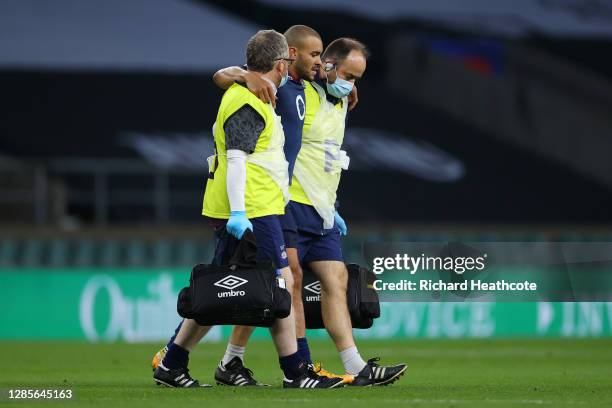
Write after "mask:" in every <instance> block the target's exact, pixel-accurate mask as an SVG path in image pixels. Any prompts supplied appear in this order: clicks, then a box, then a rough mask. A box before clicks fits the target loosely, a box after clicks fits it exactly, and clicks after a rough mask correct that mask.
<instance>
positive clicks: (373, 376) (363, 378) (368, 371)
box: [349, 357, 407, 387]
mask: <svg viewBox="0 0 612 408" xmlns="http://www.w3.org/2000/svg"><path fill="white" fill-rule="evenodd" d="M378 360H380V359H379V358H378V357H376V358H371V359H369V360H368V363H367V364H366V366H365V367H364V368H363V370H361V371H360V372H359V374H357V375H356V376H355V378H354V379H353V382H352V383H350V384H349V385H351V386H357V387H359V386H361V387H367V386H372V385H389V384H393V383H394V382H395V381H397V379H398V378H400V377H401V376H402V375H404V371H406V368H407V366H406V364H398V365H395V366H390V367H385V366H380V365H378V364H376V361H378Z"/></svg>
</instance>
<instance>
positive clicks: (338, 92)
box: [327, 67, 353, 98]
mask: <svg viewBox="0 0 612 408" xmlns="http://www.w3.org/2000/svg"><path fill="white" fill-rule="evenodd" d="M334 69H335V67H334ZM352 90H353V83H352V82H350V81H347V80H346V79H342V78H340V76H339V75H338V71H336V80H335V81H334V83H333V84H330V83H329V82H328V83H327V92H329V94H330V95H332V96H335V97H336V98H344V97H345V96H348V95H349V94H350V93H351V91H352Z"/></svg>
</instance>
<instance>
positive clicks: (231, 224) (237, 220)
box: [225, 211, 253, 239]
mask: <svg viewBox="0 0 612 408" xmlns="http://www.w3.org/2000/svg"><path fill="white" fill-rule="evenodd" d="M225 228H227V232H229V233H230V234H231V235H232V236H234V237H236V238H238V239H241V238H242V235H244V232H245V231H246V230H247V229H250V230H251V231H253V224H251V221H249V219H248V218H247V217H246V212H245V211H232V212H231V213H230V217H229V220H227V224H226V226H225Z"/></svg>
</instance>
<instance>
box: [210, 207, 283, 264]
mask: <svg viewBox="0 0 612 408" xmlns="http://www.w3.org/2000/svg"><path fill="white" fill-rule="evenodd" d="M249 221H251V224H253V234H254V235H255V239H256V240H257V260H258V261H271V262H273V263H274V265H275V266H276V267H277V268H278V269H281V268H285V267H287V266H289V262H288V261H287V252H286V251H285V241H284V239H283V230H282V228H281V224H280V221H279V218H278V216H277V215H267V216H265V217H257V218H251V219H249ZM226 223H227V221H226V220H223V221H220V222H217V223H216V224H215V225H214V226H215V241H216V242H215V244H216V245H215V257H214V259H213V264H215V265H227V263H228V261H229V259H230V258H231V257H232V255H233V254H234V251H235V250H236V247H237V246H238V242H239V241H238V239H236V238H235V237H234V236H232V235H230V234H229V232H227V229H226V228H225V224H226Z"/></svg>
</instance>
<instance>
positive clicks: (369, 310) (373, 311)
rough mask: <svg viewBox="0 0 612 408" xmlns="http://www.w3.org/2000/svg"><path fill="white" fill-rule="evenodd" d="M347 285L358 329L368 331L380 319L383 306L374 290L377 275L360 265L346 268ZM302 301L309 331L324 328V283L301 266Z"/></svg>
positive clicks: (349, 265)
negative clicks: (322, 308) (322, 290)
mask: <svg viewBox="0 0 612 408" xmlns="http://www.w3.org/2000/svg"><path fill="white" fill-rule="evenodd" d="M346 268H347V269H348V285H347V290H346V301H347V306H348V311H349V314H350V316H351V323H352V325H353V328H355V329H368V328H370V327H372V324H374V319H376V318H378V317H380V302H379V299H378V294H377V293H376V290H375V289H374V288H373V287H372V285H373V283H374V280H375V279H376V275H374V273H372V272H371V271H369V270H368V269H366V268H363V267H360V266H359V265H357V264H347V265H346ZM302 270H303V272H304V276H303V278H302V301H303V303H304V315H305V318H306V328H307V329H322V328H324V327H325V326H324V324H323V316H322V314H321V283H320V282H319V280H318V279H317V277H316V275H315V274H314V272H312V271H311V270H310V269H309V268H308V267H307V266H306V265H302Z"/></svg>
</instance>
